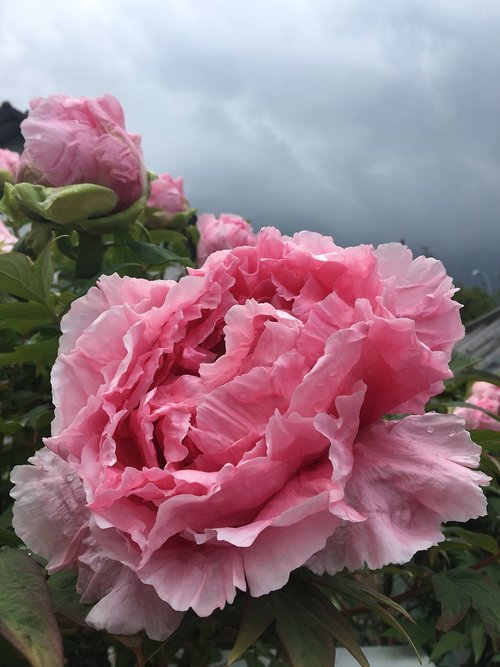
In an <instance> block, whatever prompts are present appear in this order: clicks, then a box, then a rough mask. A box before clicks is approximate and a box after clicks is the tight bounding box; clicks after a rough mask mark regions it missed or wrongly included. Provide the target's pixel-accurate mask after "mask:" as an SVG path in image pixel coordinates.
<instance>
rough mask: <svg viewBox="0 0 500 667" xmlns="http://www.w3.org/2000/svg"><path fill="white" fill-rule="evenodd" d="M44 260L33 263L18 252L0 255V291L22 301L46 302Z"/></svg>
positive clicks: (45, 269)
mask: <svg viewBox="0 0 500 667" xmlns="http://www.w3.org/2000/svg"><path fill="white" fill-rule="evenodd" d="M45 261H46V260H43V262H42V264H37V263H35V264H33V262H32V261H31V260H30V259H29V258H28V257H26V255H22V254H21V253H18V252H9V253H5V254H3V255H0V291H2V292H7V293H8V294H13V295H14V296H19V297H21V298H22V299H28V300H30V301H38V302H39V303H45V302H46V300H47V287H46V282H45V280H44V276H45V278H46V272H47V268H46V264H45V263H44V262H45Z"/></svg>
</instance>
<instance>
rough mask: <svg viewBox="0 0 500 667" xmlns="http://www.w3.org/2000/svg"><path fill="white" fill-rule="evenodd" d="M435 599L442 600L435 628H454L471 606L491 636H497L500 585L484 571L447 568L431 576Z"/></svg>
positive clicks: (498, 632)
mask: <svg viewBox="0 0 500 667" xmlns="http://www.w3.org/2000/svg"><path fill="white" fill-rule="evenodd" d="M432 579H433V584H434V590H435V593H436V599H437V600H438V601H439V602H440V603H441V610H442V613H441V617H440V618H439V619H438V622H437V626H436V627H437V628H438V629H439V630H442V631H444V632H446V631H447V630H450V629H451V628H453V627H454V626H455V625H456V624H457V623H458V622H459V621H461V620H462V618H463V617H464V616H465V614H466V613H467V611H468V610H469V609H470V608H471V607H472V608H473V609H475V610H476V611H477V613H478V614H479V617H480V618H481V621H482V622H483V625H484V627H485V629H486V632H487V633H488V634H489V635H490V637H492V639H495V638H498V637H499V636H500V586H498V584H497V583H496V582H495V581H494V580H493V579H491V577H488V576H487V575H486V574H484V573H483V572H476V571H474V570H460V569H457V570H450V571H449V572H446V573H444V574H437V575H435V576H434V577H433V578H432Z"/></svg>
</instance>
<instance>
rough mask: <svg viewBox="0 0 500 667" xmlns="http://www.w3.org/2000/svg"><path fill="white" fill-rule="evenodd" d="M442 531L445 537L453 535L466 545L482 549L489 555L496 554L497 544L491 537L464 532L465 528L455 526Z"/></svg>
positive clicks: (468, 531) (470, 531)
mask: <svg viewBox="0 0 500 667" xmlns="http://www.w3.org/2000/svg"><path fill="white" fill-rule="evenodd" d="M444 531H445V534H446V535H455V536H456V537H458V538H461V539H462V540H464V542H467V544H470V545H471V546H473V547H479V548H480V549H484V551H487V552H488V553H490V554H496V553H498V543H497V541H496V540H495V538H494V537H493V536H492V535H486V534H485V533H476V532H474V531H472V530H465V528H459V527H456V526H449V527H447V528H445V529H444ZM439 546H440V545H439Z"/></svg>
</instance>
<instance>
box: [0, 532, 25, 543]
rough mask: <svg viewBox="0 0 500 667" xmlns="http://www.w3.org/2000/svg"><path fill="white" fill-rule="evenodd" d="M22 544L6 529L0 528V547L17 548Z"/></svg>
mask: <svg viewBox="0 0 500 667" xmlns="http://www.w3.org/2000/svg"><path fill="white" fill-rule="evenodd" d="M20 544H22V542H21V540H20V539H19V538H18V536H17V535H16V534H15V533H13V532H12V531H11V530H8V529H7V528H0V545H2V546H5V547H18V546H19V545H20Z"/></svg>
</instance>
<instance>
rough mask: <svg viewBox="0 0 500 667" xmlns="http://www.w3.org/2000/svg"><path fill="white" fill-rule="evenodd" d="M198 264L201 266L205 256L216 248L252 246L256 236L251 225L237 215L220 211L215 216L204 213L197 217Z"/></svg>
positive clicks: (227, 248)
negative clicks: (198, 238) (198, 239)
mask: <svg viewBox="0 0 500 667" xmlns="http://www.w3.org/2000/svg"><path fill="white" fill-rule="evenodd" d="M196 224H197V227H198V231H199V232H200V241H199V243H198V249H197V256H198V264H199V265H200V266H201V265H202V264H203V262H204V261H205V260H206V258H207V257H208V256H209V255H211V254H212V253H213V252H215V251H216V250H230V249H231V248H236V247H237V246H242V245H248V246H254V245H255V244H256V242H257V237H256V236H255V234H254V233H253V231H252V228H251V226H250V225H249V224H248V222H247V221H246V220H244V219H243V218H242V217H241V216H239V215H232V214H231V213H221V215H220V216H219V217H218V218H216V217H215V215H212V214H211V213H204V214H203V215H200V216H199V217H198V221H197V223H196Z"/></svg>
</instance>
